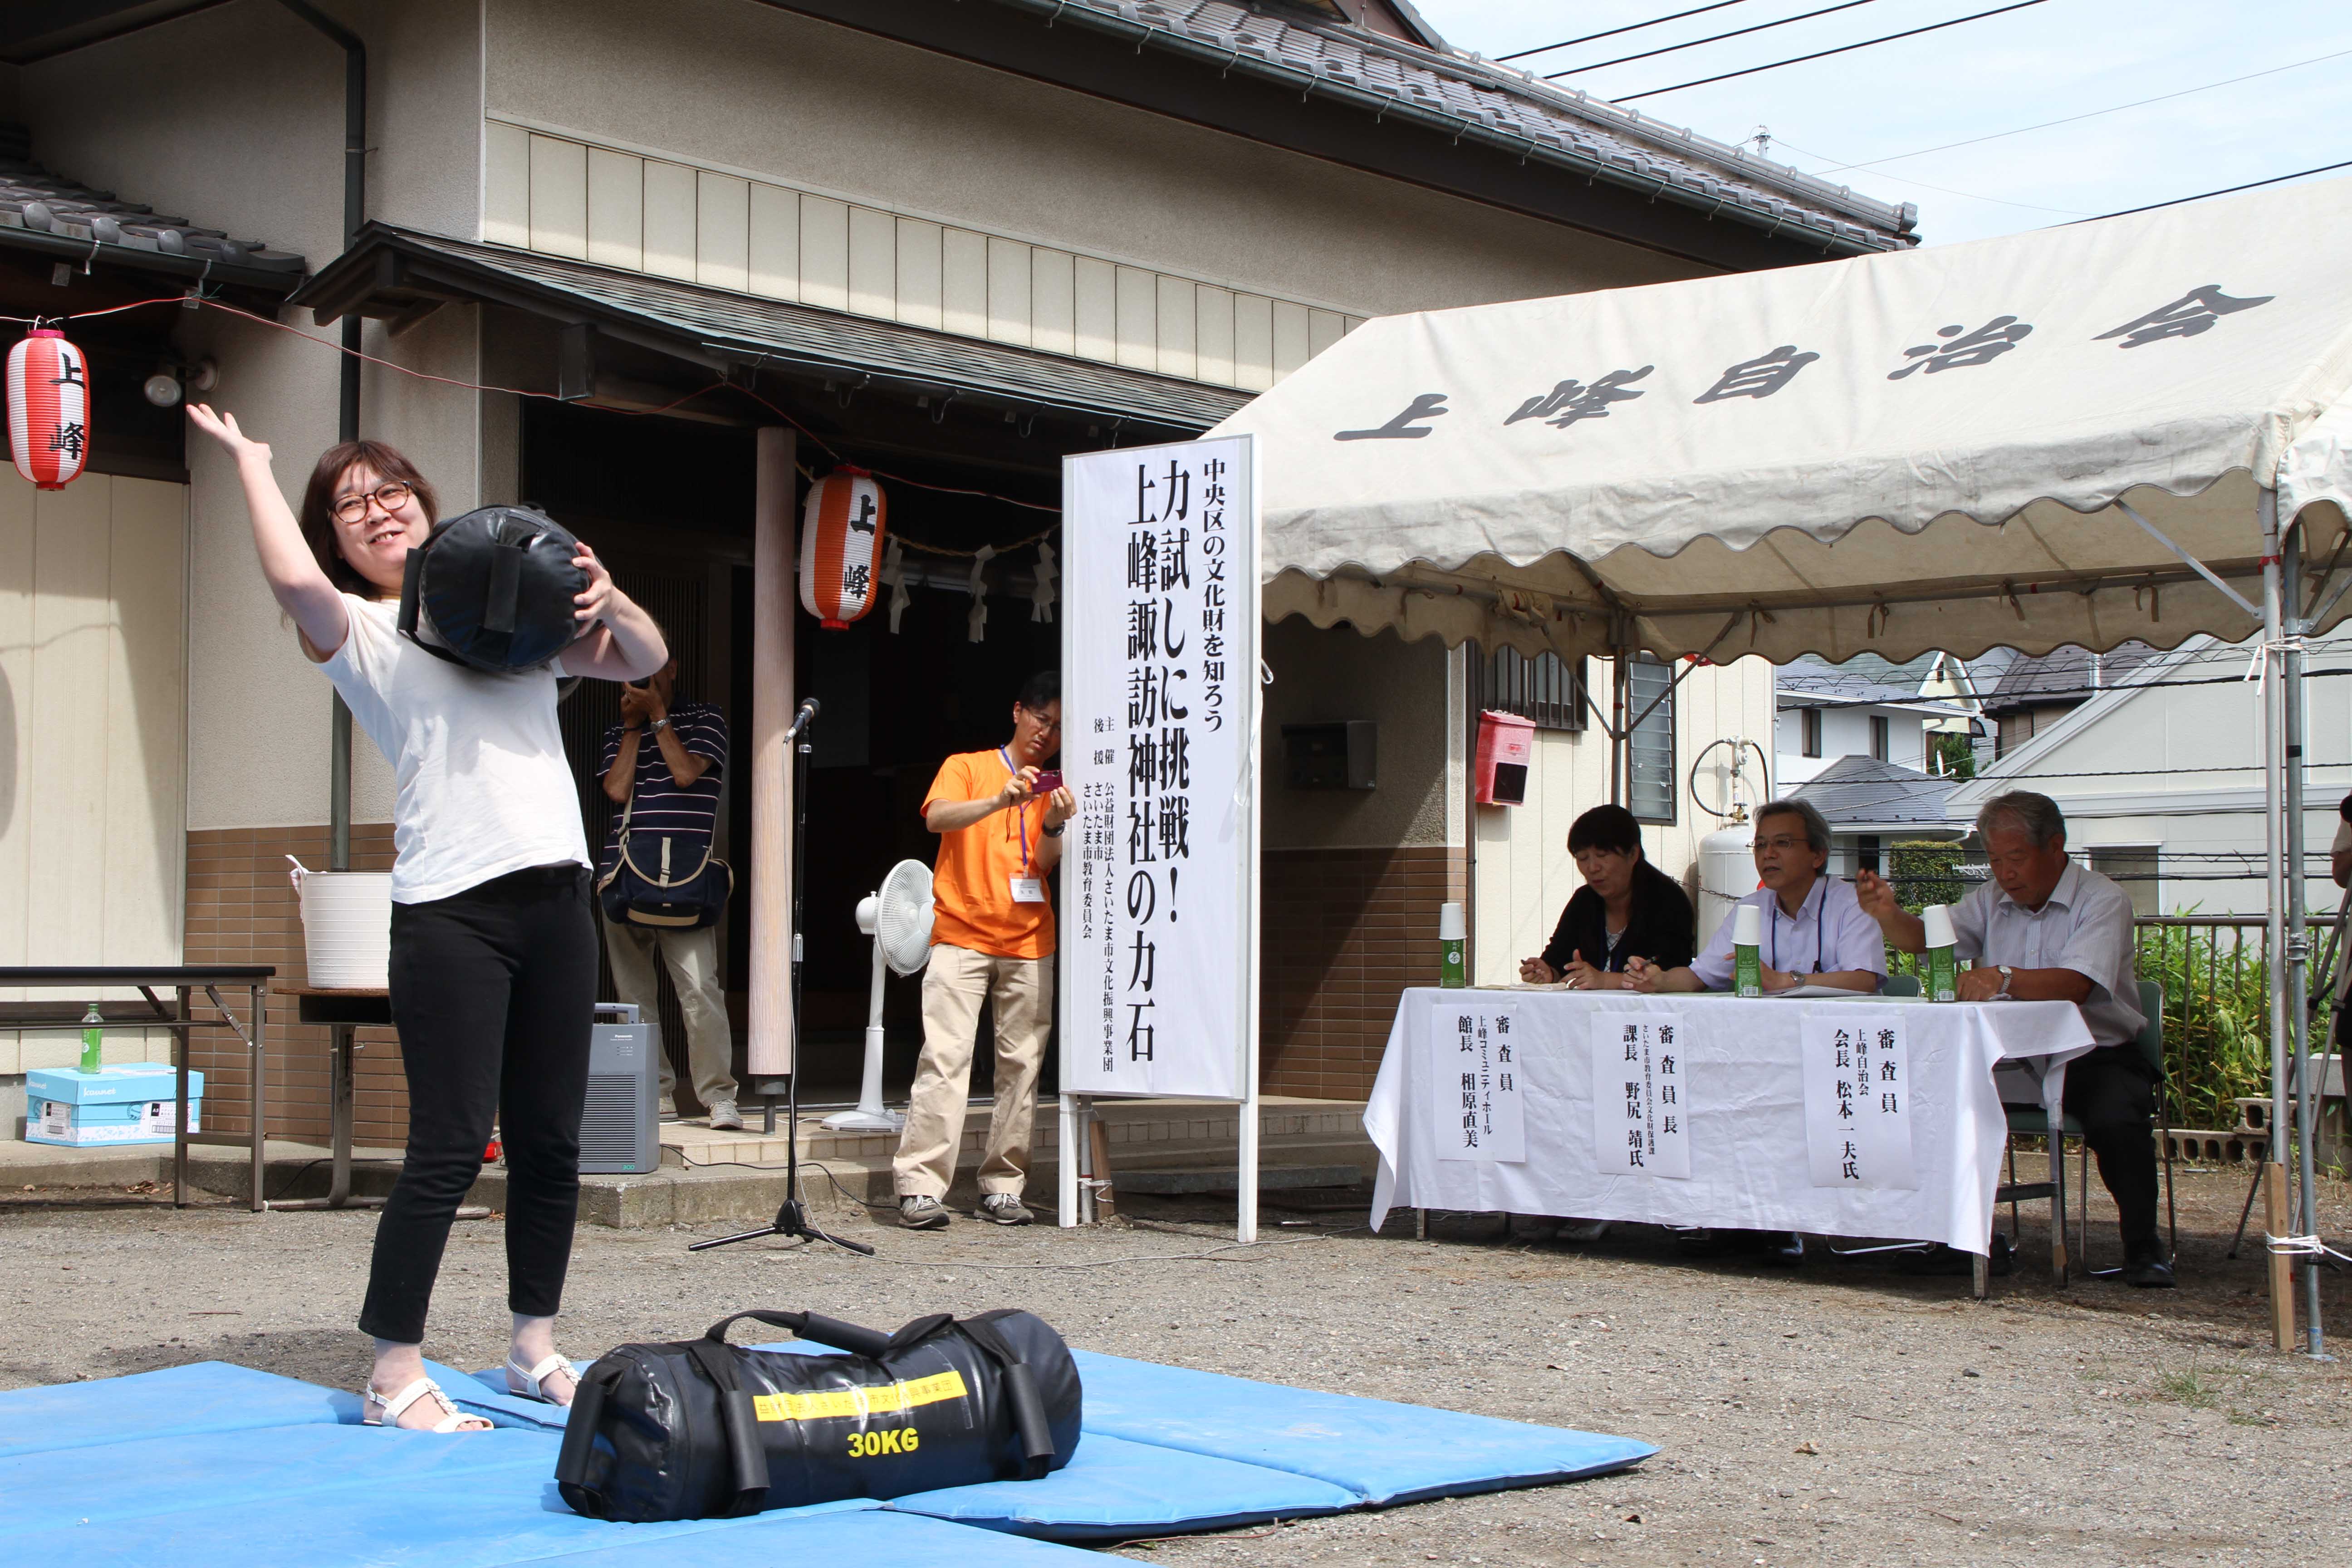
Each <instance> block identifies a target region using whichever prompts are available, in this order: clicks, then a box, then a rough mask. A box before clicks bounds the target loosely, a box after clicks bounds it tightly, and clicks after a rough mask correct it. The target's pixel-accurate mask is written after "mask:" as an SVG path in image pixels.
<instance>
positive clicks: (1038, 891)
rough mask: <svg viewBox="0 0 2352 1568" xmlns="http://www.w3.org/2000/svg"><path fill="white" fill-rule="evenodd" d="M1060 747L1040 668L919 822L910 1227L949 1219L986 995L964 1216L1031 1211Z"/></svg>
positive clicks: (1054, 696) (900, 1162) (1010, 1218)
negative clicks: (921, 890)
mask: <svg viewBox="0 0 2352 1568" xmlns="http://www.w3.org/2000/svg"><path fill="white" fill-rule="evenodd" d="M1061 745H1062V678H1061V676H1060V675H1059V674H1057V673H1056V672H1055V671H1053V670H1042V671H1040V672H1039V673H1037V674H1035V675H1033V676H1031V677H1030V678H1029V681H1028V684H1026V685H1025V686H1024V687H1022V689H1021V696H1020V699H1019V700H1017V701H1015V702H1014V703H1013V738H1012V739H1011V740H1010V741H1007V742H1005V743H1004V744H1003V745H1002V746H998V747H996V748H994V749H993V750H991V751H986V752H961V753H960V754H958V755H956V756H952V757H950V758H949V759H948V760H947V761H946V762H945V763H941V764H940V773H939V776H938V777H937V778H936V779H933V780H932V781H931V792H930V794H929V795H928V796H926V797H925V798H924V801H923V823H924V826H928V827H929V829H930V830H931V831H932V832H934V833H936V834H938V835H939V836H940V856H939V865H938V866H937V867H936V868H934V869H933V870H932V872H931V897H932V900H934V912H933V917H932V923H931V959H930V963H929V966H928V967H927V968H926V969H925V970H924V973H923V1055H922V1058H921V1059H920V1060H919V1062H918V1063H917V1064H916V1067H915V1088H914V1092H913V1094H912V1095H911V1096H910V1097H909V1099H908V1106H907V1130H906V1131H905V1132H904V1133H903V1134H901V1135H900V1137H899V1140H898V1158H897V1160H896V1161H894V1162H893V1173H894V1174H895V1177H896V1181H897V1186H898V1221H899V1223H900V1224H901V1225H904V1226H908V1227H909V1228H910V1229H914V1230H937V1229H938V1228H939V1227H940V1226H943V1225H946V1224H947V1223H948V1210H947V1205H945V1204H943V1203H942V1202H941V1201H940V1200H941V1199H943V1198H945V1197H946V1196H947V1194H948V1188H949V1187H950V1185H952V1184H954V1181H955V1157H956V1149H957V1147H958V1146H959V1145H960V1144H961V1142H962V1141H963V1113H964V1106H965V1103H966V1101H967V1100H969V1099H970V1098H971V1053H972V1037H973V1034H974V1031H975V1030H976V1028H977V1027H978V1025H979V1021H980V1005H981V1003H982V1001H988V1002H992V1003H994V1004H995V1009H996V1104H995V1107H994V1109H993V1110H992V1112H991V1114H990V1116H989V1121H988V1143H987V1146H986V1149H985V1150H984V1152H982V1156H981V1165H980V1193H981V1200H980V1208H979V1211H978V1213H977V1214H976V1215H975V1216H974V1217H976V1218H979V1219H986V1220H993V1221H994V1222H995V1223H997V1224H998V1225H1027V1224H1028V1223H1029V1221H1030V1214H1029V1211H1028V1209H1027V1208H1025V1207H1024V1206H1023V1205H1022V1202H1021V1193H1022V1189H1023V1187H1024V1186H1025V1185H1026V1184H1027V1183H1028V1180H1029V1135H1030V1130H1031V1128H1032V1126H1033V1125H1034V1123H1035V1121H1036V1119H1037V1070H1038V1068H1039V1067H1040V1066H1041V1065H1042V1064H1043V1063H1044V1061H1045V1032H1046V1030H1047V1029H1048V1028H1049V1027H1050V1026H1051V1025H1052V1023H1053V1017H1054V967H1053V963H1054V906H1053V905H1052V903H1050V902H1049V901H1048V900H1047V898H1046V893H1045V881H1046V879H1047V878H1049V877H1051V876H1052V875H1053V873H1054V868H1055V866H1057V865H1059V864H1060V863H1061V859H1062V827H1063V825H1064V824H1065V823H1066V822H1068V821H1069V819H1070V818H1071V817H1072V816H1075V815H1076V812H1077V809H1078V806H1077V802H1076V800H1075V799H1074V798H1072V796H1071V795H1070V792H1069V791H1068V790H1066V789H1061V788H1055V789H1052V790H1049V791H1045V792H1044V793H1042V794H1041V793H1040V792H1039V790H1038V787H1037V785H1038V779H1039V774H1040V773H1042V771H1043V770H1044V768H1045V764H1046V763H1049V762H1051V761H1053V759H1054V756H1055V753H1056V752H1059V751H1060V750H1061Z"/></svg>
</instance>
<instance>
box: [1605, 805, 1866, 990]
mask: <svg viewBox="0 0 2352 1568" xmlns="http://www.w3.org/2000/svg"><path fill="white" fill-rule="evenodd" d="M1755 854H1756V877H1757V879H1758V880H1759V881H1760V882H1762V883H1763V884H1764V885H1763V886H1762V887H1760V888H1759V889H1756V891H1754V892H1752V893H1750V894H1748V896H1747V897H1746V898H1744V899H1742V900H1739V901H1740V902H1741V903H1743V904H1753V905H1755V906H1756V907H1757V908H1758V909H1759V910H1763V911H1764V919H1763V929H1762V941H1761V942H1759V943H1758V944H1757V947H1758V952H1757V956H1758V957H1759V959H1760V960H1762V964H1763V970H1764V975H1763V980H1764V989H1765V991H1766V992H1768V993H1769V992H1774V991H1789V990H1792V989H1794V988H1795V987H1797V986H1800V985H1827V986H1832V987H1834V988H1836V989H1838V990H1840V991H1861V992H1865V993H1868V992H1875V991H1876V990H1877V989H1878V988H1879V986H1880V984H1882V983H1884V982H1885V979H1886V939H1885V935H1884V933H1882V932H1881V931H1879V929H1878V922H1877V921H1874V920H1873V919H1871V917H1870V916H1869V915H1867V914H1865V913H1864V912H1863V909H1862V905H1861V902H1860V901H1859V900H1856V899H1855V897H1854V892H1853V887H1852V886H1851V885H1850V884H1848V883H1846V882H1843V881H1840V880H1839V879H1837V878H1835V877H1831V876H1827V875H1825V874H1824V873H1825V872H1826V871H1827V869H1828V867H1829V863H1830V826H1829V824H1828V823H1826V822H1824V821H1822V814H1821V813H1820V812H1818V811H1816V810H1815V809H1813V807H1812V805H1811V804H1810V803H1808V802H1805V801H1801V800H1776V801H1769V802H1767V803H1766V804H1765V805H1763V806H1762V807H1761V808H1760V809H1759V810H1758V812H1757V813H1756V847H1755ZM1737 924H1738V911H1737V910H1734V911H1733V912H1732V913H1731V914H1729V915H1727V916H1726V917H1725V919H1724V921H1723V923H1722V924H1721V925H1719V926H1717V927H1716V929H1715V935H1714V936H1713V937H1712V938H1710V939H1709V940H1708V942H1707V944H1706V951H1705V952H1701V953H1700V954H1699V955H1698V957H1697V958H1696V959H1694V960H1692V961H1691V964H1690V966H1689V967H1688V968H1686V969H1664V970H1662V969H1658V968H1656V967H1655V966H1654V965H1648V964H1644V965H1643V967H1642V969H1641V970H1640V971H1638V972H1637V971H1636V970H1635V969H1634V968H1633V965H1632V964H1631V963H1629V964H1628V965H1627V966H1626V972H1625V973H1626V979H1627V980H1628V982H1629V983H1631V984H1632V987H1633V989H1635V990H1642V991H1728V990H1730V989H1731V988H1732V985H1733V984H1734V982H1733V979H1732V952H1731V938H1732V933H1733V930H1734V928H1735V927H1736V925H1737Z"/></svg>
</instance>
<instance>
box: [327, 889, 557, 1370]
mask: <svg viewBox="0 0 2352 1568" xmlns="http://www.w3.org/2000/svg"><path fill="white" fill-rule="evenodd" d="M391 977H392V1020H393V1023H394V1025H395V1026H398V1028H399V1030H400V1055H401V1065H402V1068H403V1069H404V1071H405V1072H406V1074H407V1076H408V1152H407V1160H406V1163H404V1165H403V1166H402V1167H401V1172H400V1180H399V1182H398V1183H397V1184H395V1185H394V1187H393V1189H392V1196H391V1197H390V1198H389V1199H387V1200H386V1201H385V1203H384V1205H383V1221H382V1223H380V1224H379V1225H378V1226H376V1231H375V1258H374V1262H373V1266H372V1267H371V1268H370V1269H369V1273H368V1290H367V1304H366V1305H365V1306H364V1307H363V1308H362V1309H361V1311H360V1329H361V1331H362V1332H364V1333H369V1334H373V1335H374V1336H375V1337H376V1338H377V1339H380V1340H391V1341H394V1342H397V1343H400V1344H419V1343H422V1342H424V1339H425V1308H426V1306H427V1305H428V1304H429V1303H430V1301H431V1300H432V1298H433V1281H434V1279H435V1277H436V1275H438V1274H439V1273H440V1271H441V1253H442V1249H443V1248H444V1247H446V1246H447V1244H448V1240H449V1226H450V1222H451V1221H452V1220H454V1219H455V1218H456V1217H457V1205H458V1202H459V1200H460V1199H462V1198H463V1197H464V1196H465V1195H466V1193H467V1189H468V1188H470V1187H471V1186H472V1185H473V1184H474V1178H475V1176H476V1175H478V1173H480V1171H481V1168H482V1150H483V1148H484V1147H485V1146H486V1145H487V1144H488V1142H489V1141H490V1121H491V1117H492V1116H493V1115H496V1117H497V1118H498V1122H499V1130H500V1136H501V1138H502V1139H503V1141H504V1142H505V1144H506V1154H507V1225H506V1235H507V1304H508V1306H509V1308H510V1309H511V1310H514V1311H517V1312H520V1313H521V1314H523V1315H524V1316H526V1317H532V1318H551V1317H553V1316H555V1312H556V1309H557V1308H558V1307H559V1306H560V1305H561V1304H562V1300H563V1275H564V1270H565V1268H567V1267H568V1266H569V1265H570V1263H571V1260H572V1221H573V1219H574V1217H575V1215H576V1214H577V1212H578V1210H579V1206H580V1111H581V1106H582V1103H583V1101H584V1100H585V1099H586V1098H587V1092H588V1031H589V1027H590V1026H591V1025H592V1024H593V1022H594V1012H593V1009H594V1006H595V1001H596V927H595V923H594V918H593V903H592V900H591V898H590V894H589V890H588V869H587V868H586V867H584V866H536V867H532V868H530V869H529V870H523V871H515V872H510V873H509V874H508V875H506V876H504V877H499V878H495V879H492V880H490V881H488V882H484V883H482V884H481V885H480V886H479V887H475V888H468V889H466V890H465V891H464V892H462V893H457V894H453V895H451V896H450V897H448V898H446V899H436V900H433V901H432V902H431V903H424V904H395V905H394V906H393V910H392V971H391Z"/></svg>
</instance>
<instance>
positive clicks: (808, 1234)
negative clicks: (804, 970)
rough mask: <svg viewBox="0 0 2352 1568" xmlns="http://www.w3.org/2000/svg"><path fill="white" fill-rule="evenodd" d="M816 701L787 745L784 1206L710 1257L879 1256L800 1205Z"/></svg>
mask: <svg viewBox="0 0 2352 1568" xmlns="http://www.w3.org/2000/svg"><path fill="white" fill-rule="evenodd" d="M816 710H817V701H816V699H815V698H814V697H812V698H809V699H808V700H805V701H803V703H802V704H801V707H800V711H799V713H797V714H795V715H794V716H793V727H792V728H791V729H790V730H788V731H785V733H784V739H785V741H786V742H789V743H790V744H791V746H792V748H793V920H792V942H793V947H792V966H793V967H792V999H793V1070H792V1072H791V1074H790V1075H789V1076H788V1077H787V1078H786V1079H784V1201H783V1203H782V1205H779V1206H778V1208H777V1209H776V1217H775V1218H774V1219H773V1220H772V1221H770V1222H769V1223H768V1224H766V1225H764V1226H761V1227H760V1228H759V1229H758V1230H745V1231H738V1232H737V1233H736V1234H735V1235H733V1236H719V1237H710V1238H709V1239H708V1240H705V1241H697V1242H693V1243H690V1244H689V1245H688V1247H687V1250H688V1252H708V1251H709V1250H710V1248H712V1247H731V1246H733V1245H734V1244H735V1243H736V1242H739V1241H755V1240H757V1239H759V1238H760V1237H767V1236H782V1237H790V1238H792V1239H793V1240H796V1241H829V1242H831V1243H832V1244H833V1245H834V1246H835V1247H840V1248H842V1249H843V1250H845V1251H848V1252H856V1253H860V1254H863V1255H864V1256H865V1257H867V1258H871V1257H873V1256H874V1249H873V1248H872V1247H868V1246H866V1244H865V1243H864V1242H862V1241H852V1240H850V1239H849V1238H848V1237H842V1236H834V1235H832V1234H830V1233H829V1232H826V1231H823V1230H819V1229H818V1228H817V1227H816V1226H814V1225H812V1224H810V1223H809V1216H808V1205H806V1204H804V1203H803V1202H802V1201H801V886H802V880H803V870H804V868H806V867H807V865H808V770H809V751H810V747H809V741H808V735H807V733H806V731H808V729H809V727H810V726H811V725H813V724H814V723H815V722H816ZM768 1114H769V1115H770V1117H771V1118H772V1117H773V1116H774V1115H775V1102H774V1100H773V1098H772V1097H771V1099H770V1100H769V1106H768Z"/></svg>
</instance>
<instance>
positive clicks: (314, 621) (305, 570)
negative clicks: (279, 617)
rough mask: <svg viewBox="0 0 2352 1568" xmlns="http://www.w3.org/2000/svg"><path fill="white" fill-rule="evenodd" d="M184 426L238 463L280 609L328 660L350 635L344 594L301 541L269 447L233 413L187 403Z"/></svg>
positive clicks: (260, 550)
mask: <svg viewBox="0 0 2352 1568" xmlns="http://www.w3.org/2000/svg"><path fill="white" fill-rule="evenodd" d="M188 422H189V423H190V424H192V425H194V426H195V427H196V428H197V429H199V430H201V431H203V432H204V433H205V435H207V436H210V437H212V438H213V439H214V440H215V441H218V442H219V443H220V444H221V446H222V447H224V448H226V451H227V452H228V455H229V458H230V459H231V460H232V461H233V462H235V463H236V477H237V479H238V480H239V481H240V482H242V483H243V485H244V486H245V510H246V515H247V517H249V518H250V519H251V520H252V522H253V548H254V552H255V553H256V554H257V555H258V556H260V558H261V574H262V576H263V577H265V578H266V579H268V583H269V592H270V595H271V596H272V597H274V598H275V599H277V601H278V607H279V608H281V609H283V610H284V611H285V612H286V613H287V614H288V615H289V616H293V617H294V624H295V625H296V626H299V627H300V628H301V632H302V637H303V639H304V640H305V641H307V642H308V643H309V644H310V647H312V648H313V649H315V650H316V651H317V652H318V654H319V656H320V657H321V658H328V657H331V656H332V655H333V654H334V652H335V650H336V649H337V648H339V647H342V646H343V638H344V637H347V636H349V635H350V633H351V620H350V617H349V616H348V615H347V614H346V613H345V611H344V609H343V596H342V595H341V594H339V593H337V592H336V591H335V585H334V584H332V583H330V582H328V581H327V574H325V573H324V572H321V571H320V570H319V558H318V557H317V556H315V555H313V554H312V553H310V545H309V543H307V542H305V541H304V540H303V538H302V525H301V524H300V523H299V522H297V521H294V513H293V511H292V510H291V509H289V507H288V506H287V504H286V496H285V493H284V492H283V491H281V490H280V489H278V478H277V476H276V475H274V474H272V473H271V472H270V471H269V448H268V446H266V445H265V444H263V443H262V442H259V441H256V440H254V439H252V438H251V437H248V436H247V435H246V434H245V432H244V431H242V430H240V429H238V428H237V426H236V415H234V414H215V413H214V412H213V411H212V409H210V408H208V407H206V406H205V405H204V404H201V403H192V404H190V405H188Z"/></svg>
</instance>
